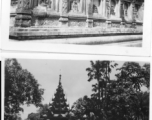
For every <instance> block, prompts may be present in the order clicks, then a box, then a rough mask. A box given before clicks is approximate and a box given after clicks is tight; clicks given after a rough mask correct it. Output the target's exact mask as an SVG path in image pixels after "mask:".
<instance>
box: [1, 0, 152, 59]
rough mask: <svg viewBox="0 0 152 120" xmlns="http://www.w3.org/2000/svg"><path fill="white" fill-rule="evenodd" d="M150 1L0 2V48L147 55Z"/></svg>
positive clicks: (151, 24)
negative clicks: (0, 19) (0, 17)
mask: <svg viewBox="0 0 152 120" xmlns="http://www.w3.org/2000/svg"><path fill="white" fill-rule="evenodd" d="M151 5H152V1H151V0H7V1H6V0H2V22H1V25H2V28H1V29H2V49H3V50H11V51H12V50H14V51H27V52H29V51H31V52H47V53H48V52H49V53H50V52H51V53H68V54H69V53H70V54H96V55H98V54H102V55H123V56H128V55H129V56H140V57H142V56H146V57H147V56H150V49H151V26H152V22H151V20H152V14H151V11H152V7H151Z"/></svg>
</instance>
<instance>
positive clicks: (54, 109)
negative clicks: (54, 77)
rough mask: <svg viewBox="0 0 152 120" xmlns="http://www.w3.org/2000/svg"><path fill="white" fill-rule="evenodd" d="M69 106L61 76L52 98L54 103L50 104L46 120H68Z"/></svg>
mask: <svg viewBox="0 0 152 120" xmlns="http://www.w3.org/2000/svg"><path fill="white" fill-rule="evenodd" d="M68 107H69V105H68V104H67V99H66V98H65V94H64V91H63V87H62V83H61V75H60V78H59V85H58V88H57V89H56V93H55V94H54V98H52V103H50V104H49V109H48V111H47V115H46V117H45V118H43V119H44V120H48V119H49V120H68V111H69V109H68Z"/></svg>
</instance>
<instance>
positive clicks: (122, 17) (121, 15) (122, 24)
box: [120, 0, 125, 27]
mask: <svg viewBox="0 0 152 120" xmlns="http://www.w3.org/2000/svg"><path fill="white" fill-rule="evenodd" d="M120 18H121V19H122V22H121V27H125V17H124V1H123V0H120Z"/></svg>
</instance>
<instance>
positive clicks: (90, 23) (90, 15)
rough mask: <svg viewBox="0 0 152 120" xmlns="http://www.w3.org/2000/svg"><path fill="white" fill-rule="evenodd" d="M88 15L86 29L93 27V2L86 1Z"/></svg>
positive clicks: (91, 0)
mask: <svg viewBox="0 0 152 120" xmlns="http://www.w3.org/2000/svg"><path fill="white" fill-rule="evenodd" d="M86 15H87V21H86V22H87V24H86V27H89V28H92V27H93V0H87V1H86Z"/></svg>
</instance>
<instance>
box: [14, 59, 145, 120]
mask: <svg viewBox="0 0 152 120" xmlns="http://www.w3.org/2000/svg"><path fill="white" fill-rule="evenodd" d="M17 60H18V62H19V63H20V64H21V66H22V68H23V69H27V70H28V71H29V72H31V73H32V74H33V75H34V77H35V79H37V80H38V83H39V84H40V85H41V88H44V89H45V91H44V95H43V98H44V100H43V104H48V103H49V102H51V99H52V97H53V96H54V93H55V91H56V88H57V86H58V83H59V75H60V74H61V75H62V79H61V82H62V86H63V89H64V93H65V94H66V97H67V100H68V102H69V104H70V106H71V105H72V104H73V102H75V101H76V100H77V99H79V98H81V97H83V96H84V95H88V96H90V95H91V94H92V91H91V89H92V84H93V83H94V82H95V81H92V82H88V81H87V80H88V76H87V71H86V68H87V67H90V61H82V60H81V61H78V60H77V61H73V60H31V59H17ZM117 63H118V64H119V66H118V67H120V66H122V64H123V63H124V62H120V61H119V62H117ZM141 65H143V63H141ZM116 72H117V71H116V70H113V73H112V74H111V79H115V77H114V74H115V73H116ZM23 108H24V112H23V113H21V117H22V118H23V119H25V118H27V116H28V114H29V113H32V112H33V113H35V112H36V111H37V110H38V108H36V107H35V106H34V105H30V106H29V107H27V106H23Z"/></svg>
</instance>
